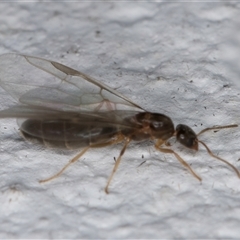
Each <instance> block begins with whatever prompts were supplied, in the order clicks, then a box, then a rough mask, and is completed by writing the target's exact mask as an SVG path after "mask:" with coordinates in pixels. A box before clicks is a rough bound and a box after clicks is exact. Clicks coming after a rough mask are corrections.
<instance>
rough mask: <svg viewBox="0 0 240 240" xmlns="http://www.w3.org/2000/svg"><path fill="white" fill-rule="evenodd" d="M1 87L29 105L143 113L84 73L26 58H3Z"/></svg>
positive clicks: (139, 108)
mask: <svg viewBox="0 0 240 240" xmlns="http://www.w3.org/2000/svg"><path fill="white" fill-rule="evenodd" d="M0 86H1V87H2V88H3V89H5V90H6V91H7V92H8V93H9V94H10V95H11V96H12V97H13V98H14V99H15V100H17V101H19V103H21V104H23V105H28V106H35V107H42V108H47V109H54V110H59V111H64V112H73V111H74V112H75V113H76V112H80V111H89V112H92V111H98V112H101V111H109V110H133V111H142V110H143V109H142V108H141V107H140V106H138V105H137V104H135V103H133V102H132V101H131V100H129V99H127V98H126V97H124V96H123V95H121V94H119V93H118V92H117V91H115V90H114V89H112V88H110V87H108V86H106V85H104V84H102V83H100V82H98V81H97V80H95V79H93V78H92V77H90V76H88V75H86V74H84V73H82V72H79V71H77V70H74V69H72V68H69V67H67V66H64V65H62V64H60V63H57V62H53V61H49V60H45V59H42V58H37V57H31V56H26V55H19V54H5V55H1V56H0ZM14 110H16V108H15V109H14ZM31 110H33V108H31ZM9 112H10V111H9Z"/></svg>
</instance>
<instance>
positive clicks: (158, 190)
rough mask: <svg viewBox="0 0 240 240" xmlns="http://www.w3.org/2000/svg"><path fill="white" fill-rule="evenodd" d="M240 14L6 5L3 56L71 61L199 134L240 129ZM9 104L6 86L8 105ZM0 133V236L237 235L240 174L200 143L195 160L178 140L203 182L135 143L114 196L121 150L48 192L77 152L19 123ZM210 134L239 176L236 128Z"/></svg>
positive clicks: (1, 100) (152, 7)
mask: <svg viewBox="0 0 240 240" xmlns="http://www.w3.org/2000/svg"><path fill="white" fill-rule="evenodd" d="M239 10H240V4H239V3H169V4H168V3H130V2H129V3H128V2H124V3H121V2H106V3H100V2H95V3H87V2H81V3H80V2H79V3H78V2H71V3H67V2H61V3H56V2H55V3H50V2H48V3H17V2H14V3H0V43H1V44H0V53H1V54H2V53H6V52H20V53H25V54H29V55H36V56H40V57H45V58H49V59H52V60H56V61H59V62H61V63H63V64H67V65H69V66H71V67H73V68H76V69H79V70H81V71H83V72H85V73H88V74H90V75H91V76H93V77H95V78H97V79H99V80H101V81H103V82H105V83H106V84H108V85H110V86H111V87H114V88H116V89H117V90H118V91H119V92H121V93H123V94H124V95H126V96H127V97H129V98H131V99H132V100H133V101H135V102H136V103H138V104H139V105H141V106H143V107H144V108H145V109H148V110H149V111H156V112H162V113H165V114H167V115H169V116H170V117H171V118H172V119H173V121H174V123H175V124H178V123H185V124H188V125H189V126H190V127H193V128H194V129H195V130H196V131H197V132H198V131H200V130H201V129H202V128H205V127H210V126H213V125H226V124H232V123H240V121H239V115H240V114H239V93H240V80H239V75H240V70H239V69H240V68H239V65H240V59H239V58H240V57H239V56H240V54H239V52H240V50H239V47H240V45H239V42H240V31H239V28H240V27H239V26H240V25H239V22H240V17H239V16H240V11H239ZM0 77H1V73H0ZM9 103H11V102H10V98H9V97H8V96H7V95H6V94H5V93H4V92H3V91H1V95H0V107H1V109H3V108H6V107H7V106H8V105H9ZM0 134H1V140H0V151H1V155H0V156H1V158H0V203H1V206H0V238H120V239H122V238H210V237H211V238H217V237H218V238H239V235H240V228H239V225H240V194H239V191H240V179H238V178H237V176H236V174H235V173H234V172H233V171H232V170H231V169H229V168H228V167H227V166H226V165H224V164H223V163H221V162H220V161H217V160H214V159H212V158H211V157H210V156H209V155H207V153H206V151H205V150H204V149H202V148H201V149H200V151H199V152H198V153H192V152H191V151H189V150H186V149H184V148H182V147H180V146H179V145H178V144H175V141H174V140H173V141H172V143H173V144H175V145H174V147H173V148H174V149H175V150H176V151H177V152H178V153H179V154H180V155H181V156H182V157H183V158H184V159H185V160H186V161H188V162H189V163H190V164H191V166H192V167H193V168H194V169H195V171H196V172H197V173H198V174H199V175H201V176H202V178H203V182H202V184H200V183H199V182H198V181H197V180H196V179H194V178H193V177H192V176H191V175H190V174H189V172H188V171H186V170H185V169H184V168H183V167H182V166H181V165H180V164H179V162H178V161H177V160H176V159H175V158H174V156H171V155H167V154H162V153H159V152H157V151H156V150H154V148H153V144H152V143H151V142H149V143H142V144H134V143H133V144H132V145H130V146H129V148H128V149H127V151H126V153H125V155H124V157H123V160H122V163H121V165H120V167H119V170H118V172H117V173H116V175H115V177H114V179H113V181H112V184H111V186H110V194H109V195H106V194H105V192H104V190H103V189H104V187H105V184H106V181H107V178H108V176H109V174H110V172H111V170H112V167H113V164H114V157H117V156H118V154H119V152H120V149H121V146H120V145H118V146H112V147H109V148H103V149H94V150H92V151H90V152H89V153H87V154H86V155H85V156H84V157H83V158H82V159H81V160H80V161H78V162H77V163H75V164H74V165H73V166H71V167H70V168H69V169H68V170H66V171H65V172H64V174H62V176H61V177H59V178H58V179H56V180H54V181H52V182H49V183H46V184H43V185H40V184H39V183H38V180H39V179H42V178H46V177H48V176H51V175H52V174H54V173H56V172H57V171H58V170H59V169H61V167H62V166H64V164H65V163H66V162H67V161H68V160H69V158H71V156H72V154H74V153H69V154H67V155H66V153H65V154H63V153H61V152H54V151H52V150H46V149H44V148H42V147H39V146H35V145H32V144H31V143H27V142H25V141H23V140H22V139H21V137H20V136H19V134H18V126H17V124H16V122H15V120H12V119H11V120H9V119H6V120H1V122H0ZM202 139H203V140H204V141H205V142H206V143H207V144H208V145H209V147H210V148H211V149H212V150H213V152H215V153H216V154H217V155H219V156H222V157H224V158H226V159H227V160H229V161H230V162H231V163H232V164H234V165H235V166H236V167H238V168H239V169H240V163H239V161H238V159H239V158H240V147H239V141H240V130H239V128H237V129H228V130H222V131H219V132H217V133H213V132H209V133H206V134H205V135H204V136H202ZM142 156H143V157H144V159H143V158H142ZM143 161H146V162H145V163H144V164H143V165H141V166H139V165H140V164H141V163H142V162H143Z"/></svg>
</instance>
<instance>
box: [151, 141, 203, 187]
mask: <svg viewBox="0 0 240 240" xmlns="http://www.w3.org/2000/svg"><path fill="white" fill-rule="evenodd" d="M163 143H164V142H163V141H162V140H158V141H157V143H156V145H155V148H156V149H158V150H159V151H160V152H163V153H172V154H174V156H175V157H176V158H177V160H178V161H179V162H180V163H181V164H182V165H183V166H184V167H185V168H187V169H188V170H189V172H190V173H191V174H192V175H193V176H194V177H195V178H197V179H198V180H199V181H200V182H201V181H202V178H201V177H199V176H198V175H197V174H196V173H195V172H194V171H193V169H192V168H191V166H190V165H189V164H188V163H187V162H186V161H184V160H183V159H182V158H181V157H180V156H179V155H178V154H177V153H176V152H174V151H173V150H172V149H169V148H162V147H161V145H162V144H163Z"/></svg>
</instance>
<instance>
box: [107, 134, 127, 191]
mask: <svg viewBox="0 0 240 240" xmlns="http://www.w3.org/2000/svg"><path fill="white" fill-rule="evenodd" d="M130 141H131V139H130V138H128V139H127V141H126V142H125V144H124V146H123V148H122V150H121V152H120V154H119V156H118V158H117V161H116V163H115V165H114V167H113V170H112V173H111V175H110V177H109V178H108V181H107V185H106V187H105V192H106V193H107V194H108V193H109V191H108V187H109V184H110V182H111V180H112V178H113V175H114V173H115V172H116V171H117V168H118V166H119V164H120V162H121V157H122V156H123V154H124V152H125V150H126V148H127V146H128V144H129V143H130Z"/></svg>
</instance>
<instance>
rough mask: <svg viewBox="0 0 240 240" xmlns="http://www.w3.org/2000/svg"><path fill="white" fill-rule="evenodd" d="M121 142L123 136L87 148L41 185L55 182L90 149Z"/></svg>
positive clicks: (41, 181)
mask: <svg viewBox="0 0 240 240" xmlns="http://www.w3.org/2000/svg"><path fill="white" fill-rule="evenodd" d="M120 141H122V136H121V135H119V136H117V138H115V139H112V140H111V141H110V142H107V143H99V144H93V145H89V146H87V147H86V148H84V149H83V150H82V151H81V152H80V153H78V154H77V155H76V156H75V157H74V158H72V159H71V160H70V161H69V162H68V163H67V164H66V165H65V166H64V167H63V168H62V169H61V170H60V171H59V172H58V173H56V174H55V175H53V176H52V177H49V178H47V179H43V180H40V181H39V183H44V182H48V181H51V180H53V179H54V178H56V177H59V176H60V175H61V174H62V173H63V172H64V171H65V170H66V169H67V168H68V167H69V166H70V165H71V164H72V163H74V162H76V161H77V160H78V159H79V158H80V157H81V156H83V155H84V153H86V151H87V150H88V149H90V148H100V147H105V146H108V145H112V144H115V143H118V142H120Z"/></svg>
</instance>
